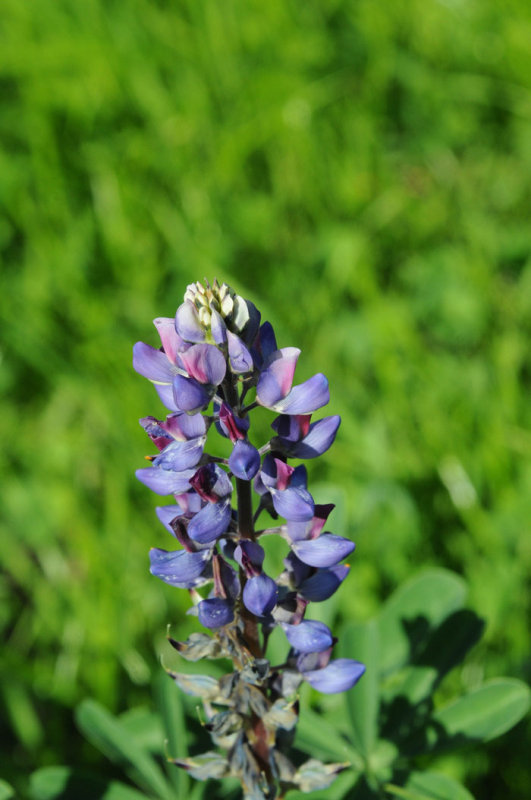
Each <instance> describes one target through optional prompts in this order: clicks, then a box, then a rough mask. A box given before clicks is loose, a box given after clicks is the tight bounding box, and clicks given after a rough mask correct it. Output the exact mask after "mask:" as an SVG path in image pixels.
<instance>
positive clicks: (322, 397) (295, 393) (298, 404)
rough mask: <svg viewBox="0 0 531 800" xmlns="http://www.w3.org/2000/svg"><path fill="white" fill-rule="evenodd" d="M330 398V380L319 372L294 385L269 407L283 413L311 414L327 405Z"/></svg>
mask: <svg viewBox="0 0 531 800" xmlns="http://www.w3.org/2000/svg"><path fill="white" fill-rule="evenodd" d="M329 400H330V392H329V390H328V380H327V379H326V377H325V376H324V375H322V374H321V373H320V372H319V373H317V375H314V376H313V377H312V378H308V380H307V381H304V383H299V384H298V385H297V386H294V387H293V389H292V390H291V392H289V394H287V395H286V396H285V397H284V398H279V399H278V401H275V403H273V404H272V405H268V406H267V408H272V409H273V411H279V412H281V413H282V414H311V413H312V412H313V411H316V410H317V409H318V408H321V406H325V405H326V404H327V403H328V401H329ZM262 405H264V404H262Z"/></svg>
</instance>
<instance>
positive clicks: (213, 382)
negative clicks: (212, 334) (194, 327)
mask: <svg viewBox="0 0 531 800" xmlns="http://www.w3.org/2000/svg"><path fill="white" fill-rule="evenodd" d="M181 360H182V362H183V364H184V367H185V369H186V371H187V372H188V375H189V376H190V377H191V378H195V380H196V381H199V383H203V384H209V385H210V386H218V385H219V384H220V383H221V381H222V380H223V378H224V377H225V372H226V370H227V364H226V361H225V357H224V355H223V353H222V352H221V350H218V348H217V347H216V346H215V345H214V344H194V345H192V347H190V348H189V349H188V350H187V351H186V353H182V354H181Z"/></svg>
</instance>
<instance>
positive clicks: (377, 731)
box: [296, 570, 530, 800]
mask: <svg viewBox="0 0 531 800" xmlns="http://www.w3.org/2000/svg"><path fill="white" fill-rule="evenodd" d="M465 592H466V587H465V586H464V584H463V581H462V580H460V579H458V578H457V577H456V576H454V575H453V574H452V573H448V572H445V571H444V570H430V571H428V572H425V573H423V574H421V575H419V576H418V577H416V578H413V579H412V580H410V581H409V582H408V583H407V584H406V585H405V586H403V587H401V588H400V589H398V590H397V591H396V592H395V594H394V595H393V596H391V598H390V599H389V600H388V601H387V603H385V605H384V606H383V608H382V609H381V611H380V613H379V614H378V616H377V618H376V619H374V620H372V621H370V622H368V623H366V624H363V625H362V624H356V625H352V624H350V625H347V626H346V628H345V630H344V631H343V635H342V637H341V639H340V646H341V648H342V655H344V656H347V657H355V658H358V659H360V660H362V661H364V662H365V663H366V664H367V672H366V674H365V675H364V677H363V678H362V680H360V682H359V684H357V685H356V686H355V687H354V688H353V689H351V690H350V691H349V692H347V693H346V704H344V705H346V711H345V710H344V708H337V709H335V712H334V717H333V719H334V727H332V726H330V725H329V724H327V722H326V716H325V718H324V719H321V718H319V717H318V716H317V715H316V714H315V712H308V710H307V709H304V708H303V709H302V710H301V723H300V725H299V728H298V732H297V739H296V744H297V745H298V747H300V748H301V749H302V750H305V751H307V752H310V753H312V754H314V755H318V754H319V755H320V756H321V757H322V756H323V754H325V755H326V756H327V757H329V756H330V754H331V753H334V754H335V757H336V758H338V757H341V758H344V759H346V760H349V761H350V762H351V764H352V769H351V770H350V775H351V777H350V782H349V783H348V785H347V786H346V794H342V795H340V796H341V797H343V796H344V797H349V798H350V797H351V796H352V797H358V796H359V797H360V798H362V797H363V798H364V797H367V798H371V797H374V798H375V800H376V798H379V797H380V798H381V797H383V796H384V795H385V796H386V797H388V796H394V797H403V798H406V800H428V799H429V798H440V800H446V799H447V800H452V798H455V799H456V800H457V798H464V800H466V798H467V797H468V798H470V797H471V795H469V793H468V792H467V791H466V790H465V789H464V788H463V787H462V786H460V785H459V784H458V783H456V781H455V780H454V779H453V778H452V776H446V775H438V774H437V773H432V772H430V771H424V772H418V771H416V768H415V766H416V759H418V758H419V757H421V756H424V757H427V756H433V755H434V754H437V753H439V752H442V751H445V750H452V749H456V748H460V747H463V746H465V745H471V744H473V743H479V742H487V741H489V740H490V739H492V738H494V737H496V736H498V735H501V734H502V733H505V732H506V731H508V730H510V729H511V728H512V727H513V726H514V725H515V724H516V723H517V722H519V721H520V720H521V719H522V717H523V716H525V714H526V713H527V711H528V709H529V705H530V691H529V688H528V687H527V686H526V684H524V683H522V681H518V680H515V679H510V678H498V679H495V680H491V681H487V682H485V683H484V684H483V685H481V686H479V687H478V688H477V689H475V690H474V691H471V692H467V693H465V694H463V695H462V696H461V697H458V698H457V699H456V700H453V701H452V702H446V701H442V702H441V697H440V695H439V694H438V693H437V691H436V690H437V689H438V687H439V685H440V683H441V681H442V680H443V678H444V677H445V676H446V675H447V673H448V672H449V671H450V670H451V669H452V668H453V667H457V666H459V665H460V664H461V663H462V661H463V659H464V658H465V656H466V654H467V652H468V650H469V649H470V648H471V647H472V646H473V645H474V644H475V642H476V641H477V640H478V639H479V638H480V636H481V633H482V630H483V625H482V623H481V620H479V619H478V617H477V616H476V615H475V614H473V613H472V612H468V611H466V610H465V609H462V608H461V606H462V602H463V599H464V596H465ZM324 713H325V714H326V711H325V712H324ZM331 718H332V716H331ZM345 782H346V778H345ZM351 790H352V793H351ZM343 791H345V787H343ZM382 793H383V794H382ZM311 796H312V797H313V795H311ZM315 798H316V800H317V795H315Z"/></svg>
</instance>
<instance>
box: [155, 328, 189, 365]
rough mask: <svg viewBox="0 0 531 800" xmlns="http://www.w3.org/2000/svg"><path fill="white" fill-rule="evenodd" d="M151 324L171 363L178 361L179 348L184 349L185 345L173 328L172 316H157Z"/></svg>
mask: <svg viewBox="0 0 531 800" xmlns="http://www.w3.org/2000/svg"><path fill="white" fill-rule="evenodd" d="M153 324H154V326H155V328H156V329H157V331H158V334H159V336H160V341H161V342H162V346H163V348H164V352H165V353H166V355H167V356H168V359H169V361H170V362H171V363H172V364H176V363H177V362H178V358H179V356H178V353H179V350H182V349H185V345H184V342H183V340H182V339H181V337H180V336H179V334H178V333H177V331H176V330H175V319H173V318H172V317H157V319H154V320H153Z"/></svg>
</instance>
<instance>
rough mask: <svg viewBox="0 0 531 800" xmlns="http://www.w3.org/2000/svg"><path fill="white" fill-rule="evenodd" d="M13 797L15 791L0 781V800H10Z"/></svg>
mask: <svg viewBox="0 0 531 800" xmlns="http://www.w3.org/2000/svg"><path fill="white" fill-rule="evenodd" d="M14 796H15V790H14V789H13V788H12V787H11V786H10V785H9V784H8V783H6V782H5V781H3V780H0V800H10V798H11V797H14Z"/></svg>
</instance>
